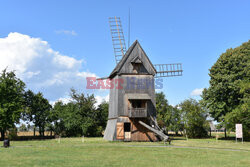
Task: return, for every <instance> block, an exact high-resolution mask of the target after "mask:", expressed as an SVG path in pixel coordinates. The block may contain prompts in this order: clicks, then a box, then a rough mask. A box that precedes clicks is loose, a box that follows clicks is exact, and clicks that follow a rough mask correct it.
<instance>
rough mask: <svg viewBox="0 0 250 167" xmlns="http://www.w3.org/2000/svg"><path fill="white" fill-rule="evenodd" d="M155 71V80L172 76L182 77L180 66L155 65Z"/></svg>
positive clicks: (177, 64) (179, 64)
mask: <svg viewBox="0 0 250 167" xmlns="http://www.w3.org/2000/svg"><path fill="white" fill-rule="evenodd" d="M154 67H155V69H156V71H157V72H156V75H155V78H159V77H173V76H182V72H183V70H182V64H181V63H175V64H155V65H154Z"/></svg>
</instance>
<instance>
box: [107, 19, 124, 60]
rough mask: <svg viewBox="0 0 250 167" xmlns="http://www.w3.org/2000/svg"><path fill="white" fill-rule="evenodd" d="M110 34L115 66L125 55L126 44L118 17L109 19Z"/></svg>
mask: <svg viewBox="0 0 250 167" xmlns="http://www.w3.org/2000/svg"><path fill="white" fill-rule="evenodd" d="M109 26H110V32H111V37H112V42H113V48H114V53H115V61H116V64H118V63H119V61H120V60H121V59H122V57H123V56H124V55H125V53H126V44H125V39H124V34H123V29H122V24H121V20H120V17H116V16H115V17H110V18H109Z"/></svg>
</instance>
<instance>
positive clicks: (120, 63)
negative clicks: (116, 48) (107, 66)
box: [108, 40, 156, 79]
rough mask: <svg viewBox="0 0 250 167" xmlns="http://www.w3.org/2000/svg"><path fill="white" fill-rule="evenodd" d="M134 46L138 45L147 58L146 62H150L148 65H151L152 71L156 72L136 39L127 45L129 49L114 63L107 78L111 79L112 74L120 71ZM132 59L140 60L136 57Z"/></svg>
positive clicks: (114, 74)
mask: <svg viewBox="0 0 250 167" xmlns="http://www.w3.org/2000/svg"><path fill="white" fill-rule="evenodd" d="M136 46H138V47H139V48H140V49H141V50H142V52H143V54H144V56H145V57H146V59H147V60H148V62H149V63H150V65H151V67H152V69H153V71H154V72H155V73H156V69H155V68H154V66H153V64H152V63H151V61H150V59H149V58H148V56H147V54H146V53H145V52H144V50H143V49H142V47H141V45H140V43H139V42H138V40H136V41H135V42H134V43H133V44H132V45H131V46H130V47H129V49H128V50H127V52H126V54H125V55H124V56H123V57H122V59H121V61H120V62H119V63H118V64H117V65H116V67H115V68H114V70H113V71H112V72H111V74H110V75H109V77H108V78H110V79H112V78H113V77H114V76H116V75H117V74H118V73H119V72H120V70H121V68H122V67H123V65H124V64H125V62H126V61H127V59H128V58H129V56H130V54H131V52H132V51H133V50H134V49H135V47H136ZM134 61H140V59H139V60H138V59H137V58H135V60H134Z"/></svg>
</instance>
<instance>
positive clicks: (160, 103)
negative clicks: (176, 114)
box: [155, 92, 172, 132]
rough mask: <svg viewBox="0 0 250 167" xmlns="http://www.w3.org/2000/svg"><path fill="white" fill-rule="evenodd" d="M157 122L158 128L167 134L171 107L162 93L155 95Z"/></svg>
mask: <svg viewBox="0 0 250 167" xmlns="http://www.w3.org/2000/svg"><path fill="white" fill-rule="evenodd" d="M155 95H156V111H157V122H158V125H159V126H160V128H163V129H164V130H165V131H166V132H168V130H169V128H170V125H171V115H172V113H171V107H170V106H169V105H168V100H167V99H166V98H165V94H164V93H163V92H160V93H156V94H155Z"/></svg>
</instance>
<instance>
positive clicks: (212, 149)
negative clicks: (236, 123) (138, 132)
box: [0, 138, 250, 167]
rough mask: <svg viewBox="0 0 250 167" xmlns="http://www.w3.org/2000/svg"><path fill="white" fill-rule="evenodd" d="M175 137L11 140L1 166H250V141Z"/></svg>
mask: <svg viewBox="0 0 250 167" xmlns="http://www.w3.org/2000/svg"><path fill="white" fill-rule="evenodd" d="M176 139H178V140H173V142H172V144H171V146H174V147H163V146H164V144H163V143H162V142H156V143H150V142H125V143H124V142H107V141H104V140H103V139H102V138H85V141H84V143H83V142H82V140H81V138H62V139H61V141H60V143H59V142H58V140H56V139H54V140H41V141H12V142H11V146H12V147H10V148H2V147H1V148H0V166H1V167H7V166H12V167H13V166H14V167H16V166H21V167H28V166H36V167H39V166H43V167H44V166H53V167H56V166H60V167H64V166H74V167H77V166H81V167H83V166H88V167H89V166H90V167H91V166H98V167H99V166H107V167H109V166H119V167H120V166H135V167H138V166H153V167H159V166H174V167H178V166H226V167H229V166H250V142H245V143H243V144H241V143H237V144H236V143H235V142H234V141H222V140H218V141H216V140H215V139H189V140H188V141H187V140H185V139H184V138H176ZM152 146H155V147H152ZM175 146H178V148H176V147H175ZM180 146H181V147H180ZM179 147H180V148H179ZM198 147H199V148H198ZM231 149H232V150H231Z"/></svg>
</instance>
